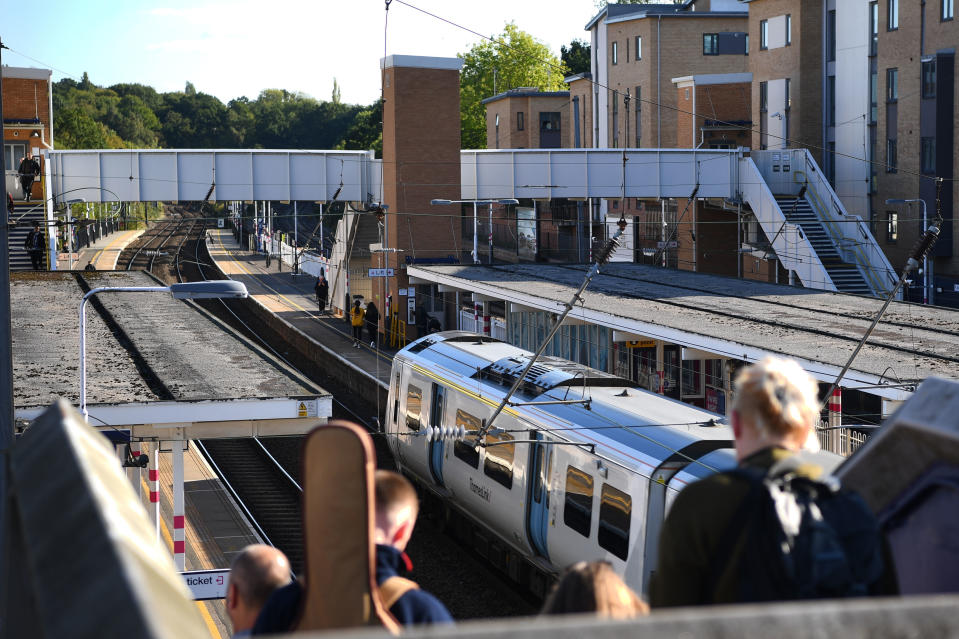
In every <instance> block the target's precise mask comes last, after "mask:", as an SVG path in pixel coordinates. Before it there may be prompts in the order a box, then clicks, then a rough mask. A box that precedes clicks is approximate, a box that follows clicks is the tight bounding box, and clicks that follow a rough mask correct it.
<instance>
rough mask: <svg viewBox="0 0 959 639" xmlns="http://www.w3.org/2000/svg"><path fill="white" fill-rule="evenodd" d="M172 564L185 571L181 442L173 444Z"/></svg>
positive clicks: (184, 521)
mask: <svg viewBox="0 0 959 639" xmlns="http://www.w3.org/2000/svg"><path fill="white" fill-rule="evenodd" d="M171 448H172V449H173V563H174V565H176V568H177V570H180V571H183V570H186V531H185V530H184V526H185V524H186V518H185V516H184V510H185V508H184V503H183V501H184V500H183V440H182V439H180V440H177V441H174V442H173V445H172V446H171Z"/></svg>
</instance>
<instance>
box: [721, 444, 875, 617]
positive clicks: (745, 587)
mask: <svg viewBox="0 0 959 639" xmlns="http://www.w3.org/2000/svg"><path fill="white" fill-rule="evenodd" d="M798 466H799V461H798V460H797V459H796V458H789V459H786V460H783V461H781V462H779V463H777V464H776V465H775V466H773V468H772V469H770V471H769V472H768V473H767V472H765V471H763V470H762V469H759V468H737V469H735V470H732V471H728V474H729V475H732V476H733V477H738V478H741V479H744V480H746V481H747V482H748V483H749V486H750V489H749V492H748V494H747V496H746V499H744V500H743V505H742V506H740V508H739V511H738V512H737V515H736V516H735V517H734V518H733V520H732V522H731V524H730V526H729V528H728V530H727V531H726V532H725V533H724V537H723V540H722V542H721V543H720V548H719V550H718V552H717V555H716V557H717V559H719V560H720V561H721V558H722V557H724V556H728V554H729V552H730V551H731V550H732V548H733V546H734V544H735V542H736V541H737V540H739V539H742V538H743V535H745V546H744V549H743V553H742V557H741V560H740V565H739V567H738V568H739V569H738V581H739V591H740V592H739V597H740V599H739V601H740V602H742V603H746V602H761V601H789V600H796V599H830V598H843V597H863V596H866V595H869V594H871V590H872V587H873V585H874V584H876V583H877V582H878V581H879V579H880V577H881V576H882V574H883V560H882V542H881V538H880V533H879V526H878V523H877V522H876V518H875V517H874V516H873V514H872V512H871V511H870V510H869V508H868V506H866V503H865V502H864V501H863V500H862V498H861V497H859V495H857V494H855V493H852V492H848V491H844V490H842V489H841V488H840V486H839V481H838V480H837V479H836V478H834V477H827V478H824V479H823V480H819V481H817V480H813V479H809V478H808V477H804V476H802V475H801V474H799V473H798V472H797V468H798ZM739 522H741V525H740V523H739ZM714 585H715V582H714Z"/></svg>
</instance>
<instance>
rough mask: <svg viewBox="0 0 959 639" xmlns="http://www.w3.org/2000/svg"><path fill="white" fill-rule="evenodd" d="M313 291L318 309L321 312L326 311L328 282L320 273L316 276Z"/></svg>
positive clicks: (328, 293) (328, 290) (328, 291)
mask: <svg viewBox="0 0 959 639" xmlns="http://www.w3.org/2000/svg"><path fill="white" fill-rule="evenodd" d="M313 291H314V292H315V293H316V305H317V307H318V308H319V309H320V312H321V313H325V312H326V300H327V298H328V297H329V295H330V284H329V282H327V281H326V278H325V277H323V276H322V275H320V276H319V277H318V278H316V286H314V287H313Z"/></svg>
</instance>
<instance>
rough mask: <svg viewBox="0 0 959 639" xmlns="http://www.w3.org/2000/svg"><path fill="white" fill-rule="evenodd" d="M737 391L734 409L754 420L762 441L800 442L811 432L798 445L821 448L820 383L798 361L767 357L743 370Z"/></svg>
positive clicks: (737, 377) (739, 377) (738, 380)
mask: <svg viewBox="0 0 959 639" xmlns="http://www.w3.org/2000/svg"><path fill="white" fill-rule="evenodd" d="M735 390H736V397H735V399H734V400H733V410H735V411H736V412H738V413H739V414H740V416H742V417H743V418H744V419H746V420H748V421H750V422H751V423H752V424H753V425H754V426H755V428H756V431H757V434H758V435H759V436H760V437H761V438H763V439H767V440H780V439H789V438H792V439H796V438H798V437H800V436H802V434H803V433H804V432H806V430H807V429H811V430H810V435H811V436H810V437H809V438H808V440H807V441H806V442H802V441H799V442H798V443H799V444H800V445H804V446H805V447H806V448H814V449H815V448H818V443H817V442H816V438H815V425H816V421H817V419H818V416H819V400H818V394H819V384H818V383H817V382H816V380H815V379H813V378H812V376H811V375H810V374H809V373H807V372H806V371H805V370H803V368H802V367H801V366H800V365H799V364H798V363H797V362H796V361H795V360H791V359H785V358H782V357H772V356H770V357H766V358H763V359H762V360H760V361H759V362H757V363H755V364H753V365H752V366H748V367H746V368H744V369H743V370H742V371H740V373H739V375H737V376H736V381H735Z"/></svg>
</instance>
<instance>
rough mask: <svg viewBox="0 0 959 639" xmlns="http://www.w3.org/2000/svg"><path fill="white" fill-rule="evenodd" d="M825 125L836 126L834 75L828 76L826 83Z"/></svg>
mask: <svg viewBox="0 0 959 639" xmlns="http://www.w3.org/2000/svg"><path fill="white" fill-rule="evenodd" d="M826 91H827V95H826V99H827V100H828V101H829V102H828V103H827V104H826V108H827V109H828V110H827V111H826V126H836V76H834V75H831V76H829V82H827V83H826Z"/></svg>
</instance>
